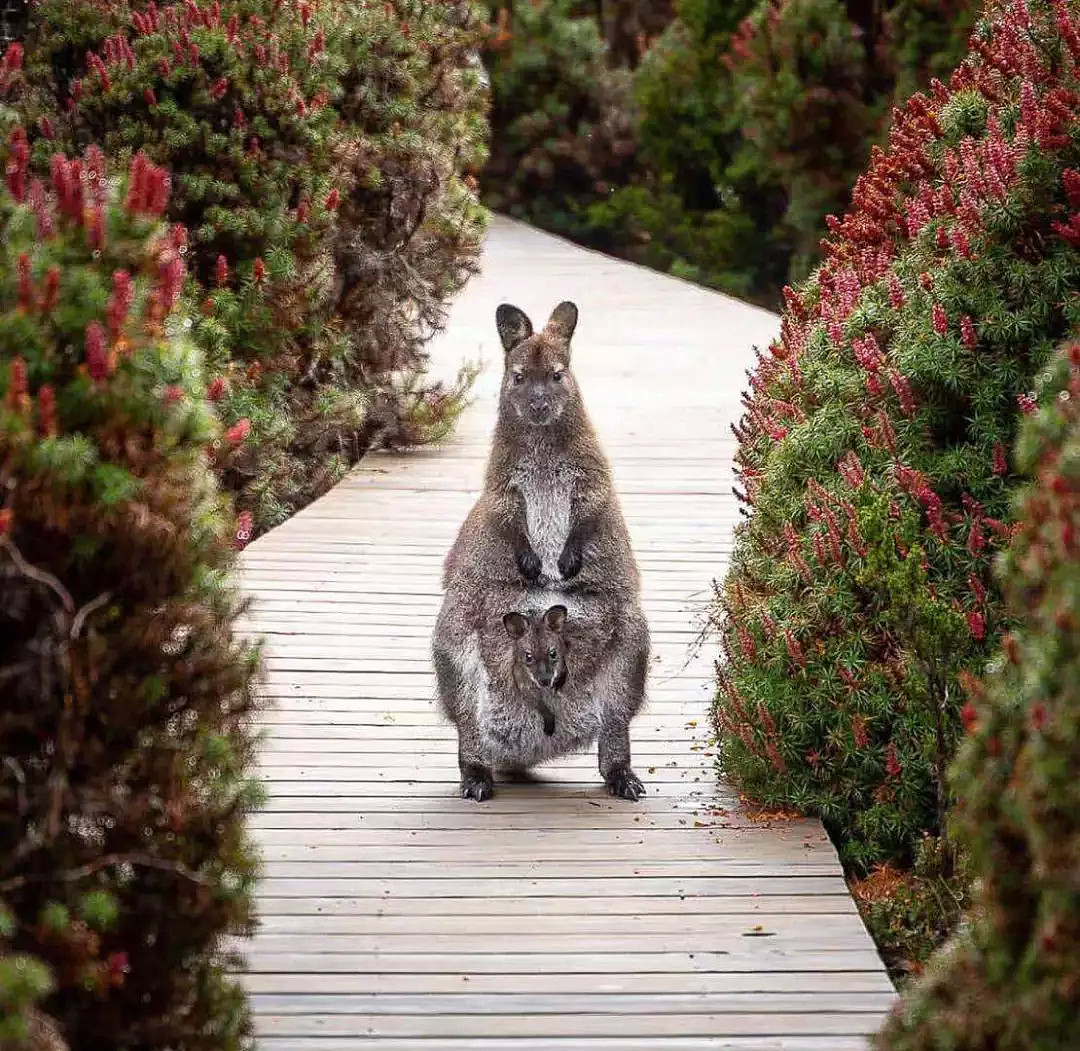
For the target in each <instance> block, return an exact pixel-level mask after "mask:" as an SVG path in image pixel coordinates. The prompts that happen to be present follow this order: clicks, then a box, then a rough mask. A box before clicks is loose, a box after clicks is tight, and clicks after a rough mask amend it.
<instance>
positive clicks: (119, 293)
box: [106, 270, 135, 339]
mask: <svg viewBox="0 0 1080 1051" xmlns="http://www.w3.org/2000/svg"><path fill="white" fill-rule="evenodd" d="M134 298H135V289H134V286H133V285H132V283H131V274H129V273H128V272H127V271H126V270H117V271H116V272H115V273H114V274H113V291H112V295H111V296H110V297H109V305H108V307H107V309H106V319H107V321H108V324H109V333H110V334H111V335H112V336H113V338H114V339H115V338H116V337H117V336H119V335H120V332H121V330H122V329H123V327H124V322H125V321H126V320H127V316H128V312H129V311H130V310H131V304H132V302H133V301H134Z"/></svg>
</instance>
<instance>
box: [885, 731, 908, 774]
mask: <svg viewBox="0 0 1080 1051" xmlns="http://www.w3.org/2000/svg"><path fill="white" fill-rule="evenodd" d="M903 769H904V767H903V765H902V764H901V763H900V757H899V756H898V755H897V754H896V745H895V744H893V743H892V741H890V742H889V744H888V746H887V747H886V749H885V773H886V774H887V775H888V777H889V780H890V781H895V780H896V778H898V777H899V776H900V772H901V771H902V770H903Z"/></svg>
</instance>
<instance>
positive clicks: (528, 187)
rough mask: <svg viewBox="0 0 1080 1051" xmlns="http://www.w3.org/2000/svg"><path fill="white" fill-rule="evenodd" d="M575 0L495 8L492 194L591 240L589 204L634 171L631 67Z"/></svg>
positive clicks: (488, 185)
mask: <svg viewBox="0 0 1080 1051" xmlns="http://www.w3.org/2000/svg"><path fill="white" fill-rule="evenodd" d="M580 6H581V5H580V4H578V3H576V2H575V0H547V2H545V3H542V4H534V3H530V2H526V3H519V4H516V5H514V6H513V8H512V10H511V9H508V8H502V9H501V10H499V9H497V8H496V12H497V13H496V15H495V25H494V27H493V29H492V31H491V33H490V35H489V41H488V46H487V49H486V52H485V61H486V64H487V67H488V69H489V71H490V76H491V99H492V101H491V143H492V145H491V156H490V158H489V159H488V163H487V167H486V168H485V170H484V173H483V183H484V195H485V201H486V203H487V204H488V205H489V206H490V207H491V208H493V209H495V210H496V211H500V212H505V213H507V214H509V215H513V216H516V217H518V218H521V219H526V220H528V221H530V222H533V223H536V224H537V225H539V226H542V227H544V228H545V229H547V230H552V231H554V232H556V233H560V234H567V235H570V236H574V237H577V238H579V239H582V240H586V241H590V242H591V241H592V240H593V237H594V233H593V231H591V229H590V225H589V222H588V219H587V211H588V209H589V206H590V205H591V204H593V203H595V202H597V201H603V200H605V199H606V198H607V196H608V194H609V193H610V192H611V189H612V188H613V187H614V186H617V185H622V184H625V183H626V182H628V181H629V180H630V179H631V177H632V173H633V171H634V150H635V143H634V132H633V118H632V113H631V93H630V86H631V85H630V75H629V73H628V72H627V71H626V70H625V69H617V68H612V67H611V66H610V65H609V64H608V58H607V52H606V49H605V46H604V39H603V36H602V33H601V29H600V27H599V25H598V24H597V21H596V20H595V19H593V18H588V17H582V16H581V14H580V12H579V10H578V9H579V7H580Z"/></svg>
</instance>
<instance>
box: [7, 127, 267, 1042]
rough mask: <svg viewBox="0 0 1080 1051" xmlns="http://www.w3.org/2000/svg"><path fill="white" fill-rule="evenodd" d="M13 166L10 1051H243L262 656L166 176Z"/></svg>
mask: <svg viewBox="0 0 1080 1051" xmlns="http://www.w3.org/2000/svg"><path fill="white" fill-rule="evenodd" d="M0 153H3V154H4V156H3V158H2V160H3V163H4V166H5V171H6V173H7V184H8V187H9V189H8V190H7V191H2V196H0V228H2V230H3V249H2V250H0V494H3V495H2V497H0V684H2V688H3V696H4V704H3V706H2V708H0V754H2V755H3V756H4V762H3V764H2V765H0V951H2V952H3V953H4V956H3V958H2V959H0V1040H4V1039H9V1040H12V1041H16V1042H17V1041H19V1040H20V1038H21V1037H23V1036H25V1035H26V1030H27V1029H28V1028H29V1029H31V1030H33V1032H34V1033H36V1034H37V1036H36V1037H35V1038H36V1039H38V1038H40V1039H44V1036H45V1035H46V1034H47V1032H48V1030H49V1024H48V1022H47V1020H46V1019H45V1018H44V1016H43V1015H42V1014H41V1013H40V1012H39V1011H38V1010H37V1009H36V1008H35V1006H34V1005H35V1004H36V1003H40V1004H41V1007H42V1009H43V1010H44V1011H45V1012H47V1014H48V1015H51V1016H52V1017H53V1018H55V1020H56V1022H57V1023H58V1025H59V1027H60V1029H61V1031H62V1032H63V1034H64V1036H65V1038H66V1039H67V1040H68V1041H69V1042H70V1043H71V1044H72V1045H73V1046H76V1047H78V1048H79V1049H80V1051H114V1049H117V1048H136V1047H138V1048H166V1047H183V1048H188V1049H192V1051H195V1049H205V1051H223V1049H232V1048H240V1047H246V1046H248V1043H249V1041H248V1031H249V1022H248V1017H247V1013H246V1008H245V1005H244V999H243V996H242V993H241V990H240V988H239V986H238V984H237V983H236V982H235V981H234V980H233V979H232V978H231V977H229V975H228V974H227V968H229V967H232V966H234V965H235V962H236V961H235V958H234V957H233V956H232V954H230V953H227V952H225V951H224V949H223V940H224V939H225V938H226V937H227V936H229V935H234V934H240V933H244V932H245V931H246V930H247V929H248V927H249V925H250V923H251V921H252V911H251V910H252V903H251V899H250V890H251V886H252V882H253V879H254V877H255V873H256V861H255V858H254V855H253V853H252V850H251V847H250V845H249V842H248V840H247V836H246V833H245V828H244V817H245V814H246V812H247V811H248V810H249V809H250V808H251V806H253V805H254V804H255V802H257V794H256V786H255V785H254V783H253V782H251V781H250V780H249V779H248V775H247V771H248V768H249V764H250V761H251V758H252V748H253V738H252V736H251V734H250V732H249V730H248V729H247V717H248V716H249V715H250V714H251V713H252V711H253V695H252V676H253V671H254V666H255V660H256V656H257V655H256V654H255V653H254V652H253V651H252V650H250V649H249V648H247V647H245V646H243V645H241V644H240V643H238V642H236V641H234V639H233V635H232V629H233V625H234V623H235V620H236V617H237V615H238V613H239V612H240V609H241V607H240V605H239V603H238V600H237V598H236V595H235V594H234V592H233V590H232V587H231V584H230V582H229V576H228V571H229V568H230V565H231V561H232V555H231V512H229V511H228V510H227V508H226V505H225V504H224V502H223V501H222V500H221V498H220V497H219V496H218V494H217V490H216V487H215V485H214V482H213V479H212V476H211V475H210V473H209V471H208V468H207V464H206V459H205V453H204V450H205V448H206V446H207V444H208V443H209V442H210V441H211V440H212V439H213V438H214V437H215V436H216V434H217V427H216V425H215V423H214V420H213V418H212V416H211V414H210V413H209V411H208V408H207V402H206V397H205V395H206V391H205V386H204V377H203V375H202V367H201V361H200V357H199V355H198V353H197V351H196V349H195V348H194V347H193V345H192V343H191V341H190V339H189V336H188V334H187V330H186V328H185V326H184V325H183V323H182V315H180V314H178V313H176V312H175V310H174V306H175V304H176V302H177V297H178V295H179V293H180V290H181V286H182V282H183V276H184V274H183V262H182V259H181V258H180V255H179V253H178V250H177V246H178V244H182V243H183V239H182V237H181V236H180V231H178V230H177V229H176V228H175V227H174V228H171V229H166V228H165V227H164V226H163V225H162V224H161V222H160V220H159V217H160V215H161V213H162V211H163V210H164V209H165V208H166V205H167V198H168V176H167V175H166V174H165V172H164V171H163V170H161V169H158V168H155V167H154V166H153V165H151V164H149V163H148V162H147V161H146V159H145V157H143V156H141V155H139V156H137V157H136V158H135V161H134V163H133V164H132V165H131V172H130V175H129V177H128V178H127V180H126V185H125V186H121V187H119V188H117V192H115V193H114V192H113V189H114V188H113V187H111V186H110V183H109V180H108V179H107V178H106V171H105V165H104V157H103V154H102V153H101V151H100V150H91V151H90V152H88V153H87V154H86V156H85V159H83V160H81V161H71V162H68V161H65V160H64V158H63V157H62V156H59V155H57V157H56V159H55V160H54V162H53V164H52V166H51V179H50V184H49V187H48V189H47V190H46V188H45V186H43V185H42V183H41V182H39V181H38V180H36V179H34V178H32V176H31V173H29V172H28V170H27V168H28V154H29V150H28V146H27V143H26V138H25V135H24V134H23V133H22V132H21V130H17V131H16V132H15V133H14V134H13V135H12V137H11V139H10V142H9V143H8V144H7V147H6V148H5V149H2V150H0ZM54 202H55V206H54ZM42 1046H50V1047H52V1046H56V1045H55V1043H50V1044H42Z"/></svg>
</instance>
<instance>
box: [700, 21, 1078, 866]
mask: <svg viewBox="0 0 1080 1051" xmlns="http://www.w3.org/2000/svg"><path fill="white" fill-rule="evenodd" d="M1078 57H1080V38H1078V37H1077V36H1076V35H1075V31H1074V25H1073V22H1072V21H1071V16H1070V14H1069V12H1068V10H1067V8H1065V6H1064V5H1058V4H1051V3H1049V2H1039V3H1036V2H1032V3H1031V4H1030V11H1029V10H1028V7H1026V6H1023V3H1022V0H1020V2H1017V3H1011V4H1009V5H1008V6H1005V7H998V6H994V7H993V8H992V9H991V14H990V15H989V16H988V17H987V18H986V19H985V20H984V21H983V22H982V23H981V24H980V26H979V28H978V30H977V37H976V40H975V50H974V51H973V53H972V54H971V56H970V57H969V58H968V59H967V60H966V61H965V62H964V63H963V64H962V65H961V67H960V68H959V69H958V71H957V72H956V73H955V74H954V75H953V77H952V78H951V80H950V84H949V87H948V88H946V87H944V86H943V85H941V84H936V85H935V87H934V93H933V97H932V98H926V97H924V96H922V95H915V96H913V98H912V99H911V100H910V102H909V103H908V105H907V107H906V109H905V110H904V111H903V112H902V113H899V114H898V115H897V118H896V121H895V123H894V125H893V128H892V131H891V133H890V144H889V148H888V149H887V150H885V151H878V152H877V153H876V154H875V156H874V159H873V161H872V163H871V166H870V169H869V171H868V172H867V173H866V174H865V175H863V176H862V177H860V179H859V181H858V183H857V184H856V188H855V192H854V207H853V209H852V211H851V212H850V213H849V214H848V215H847V216H846V217H845V218H844V219H843V220H842V221H836V220H834V221H833V223H832V230H833V236H832V238H831V240H830V241H829V242H827V244H826V245H825V256H826V257H825V262H824V263H823V265H822V266H821V268H820V271H819V272H818V273H817V274H816V275H815V277H814V279H813V280H812V281H811V282H810V283H809V284H808V285H807V286H806V287H805V288H804V289H803V290H802V291H801V292H800V293H794V292H789V293H788V302H789V308H788V311H787V314H786V316H785V318H784V322H783V329H782V339H781V340H780V341H778V342H777V343H776V344H774V345H773V346H772V347H771V348H770V351H769V353H768V354H767V355H765V356H763V357H761V358H760V359H759V364H758V367H757V369H756V370H755V372H754V373H753V374H752V375H751V393H750V394H749V395H748V397H747V400H746V407H747V412H746V415H745V416H744V417H743V419H742V421H741V423H740V425H739V426H738V427H737V428H736V435H737V437H738V439H739V443H740V444H739V450H738V453H737V458H736V459H737V467H738V472H739V475H740V478H741V484H742V486H743V487H744V490H745V491H744V492H743V493H742V494H741V496H742V498H743V499H744V500H745V503H746V505H747V508H748V512H747V513H748V514H749V515H750V517H749V520H748V521H747V522H746V523H744V524H743V525H742V526H741V527H740V529H739V530H738V534H737V541H736V547H735V551H734V555H733V560H732V566H731V570H730V572H729V574H728V576H727V579H726V581H725V583H724V587H723V591H722V595H721V596H720V603H719V611H718V612H719V614H720V616H719V619H720V621H721V622H722V628H723V640H724V648H725V654H726V660H725V664H724V666H723V668H722V673H721V681H720V685H721V690H720V693H719V696H718V700H717V705H716V718H717V724H718V729H719V732H720V733H721V735H722V737H723V744H722V762H723V767H724V769H725V771H726V772H727V773H728V775H729V776H731V777H732V778H733V779H735V780H736V781H737V782H738V783H739V784H740V785H741V786H742V787H743V788H744V789H746V790H747V791H749V792H750V793H751V794H753V795H755V796H758V797H760V798H761V799H763V800H764V801H766V802H767V803H770V804H781V805H784V806H794V807H797V808H799V809H802V810H804V811H807V812H811V813H816V814H820V815H821V816H822V817H823V818H824V819H825V820H826V822H827V824H828V825H829V827H830V829H831V830H832V831H833V832H834V833H835V834H836V835H837V836H838V838H839V840H840V845H841V850H842V853H843V855H844V857H845V859H846V860H847V861H848V862H849V863H852V864H853V865H855V866H856V868H861V869H865V868H868V867H869V866H871V865H873V864H875V863H878V862H882V861H886V860H890V859H895V860H897V861H899V862H901V863H906V862H908V861H910V858H911V855H912V852H913V851H914V848H915V845H916V844H917V843H918V842H919V841H920V840H921V838H922V836H923V834H924V833H931V834H936V833H938V832H939V831H940V830H941V828H942V825H943V820H944V815H945V812H946V810H947V807H948V803H949V798H948V793H947V791H946V786H945V770H946V767H947V764H948V762H949V761H950V759H951V757H952V754H953V750H954V747H955V744H956V741H957V739H958V737H959V735H960V732H961V728H962V723H961V709H962V707H963V699H962V691H961V690H960V688H959V685H958V683H959V678H960V676H961V674H963V673H965V672H970V671H975V670H978V669H980V668H981V667H982V665H983V663H984V662H985V660H986V659H987V658H988V656H989V655H990V653H992V652H993V649H994V647H995V646H996V643H997V639H998V637H999V635H1000V633H1001V631H1002V630H1003V627H1004V626H1005V622H1006V619H1007V617H1006V613H1005V611H1004V610H1003V608H1002V605H1001V602H1000V600H999V596H998V593H997V591H996V589H995V586H994V584H993V581H992V578H991V575H990V572H989V570H990V565H991V561H992V558H993V555H994V553H995V551H996V550H998V549H999V548H1000V547H1001V546H1002V545H1003V544H1004V543H1005V542H1006V540H1007V539H1008V537H1009V535H1010V526H1009V525H1008V524H1007V520H1008V517H1009V508H1010V496H1011V492H1012V489H1013V486H1014V482H1013V476H1012V474H1011V472H1010V468H1009V464H1008V458H1007V453H1006V450H1007V449H1008V448H1010V447H1011V444H1012V441H1013V435H1014V432H1015V428H1016V424H1017V416H1018V413H1019V410H1018V402H1019V405H1020V406H1021V407H1025V408H1026V407H1029V406H1031V405H1033V404H1034V400H1033V395H1032V394H1031V393H1029V392H1030V391H1032V389H1033V388H1036V389H1037V388H1038V386H1039V384H1040V376H1041V370H1042V369H1043V368H1044V365H1045V362H1046V361H1047V359H1048V357H1049V355H1050V352H1051V349H1052V347H1053V346H1054V345H1055V344H1056V342H1057V341H1058V340H1060V339H1061V338H1062V337H1063V335H1064V334H1065V333H1066V332H1067V331H1068V329H1069V328H1070V326H1071V324H1072V323H1073V322H1074V321H1075V320H1076V318H1077V315H1078V314H1080V299H1078V297H1077V292H1078V291H1080V234H1078V233H1077V230H1078V229H1080V219H1074V218H1073V213H1074V212H1075V211H1076V209H1077V207H1080V171H1078V170H1077V166H1078V165H1080V142H1078V136H1080V122H1078V120H1077V109H1078V107H1080V95H1078V94H1077V88H1078V87H1080V83H1078V77H1077V59H1078Z"/></svg>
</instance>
